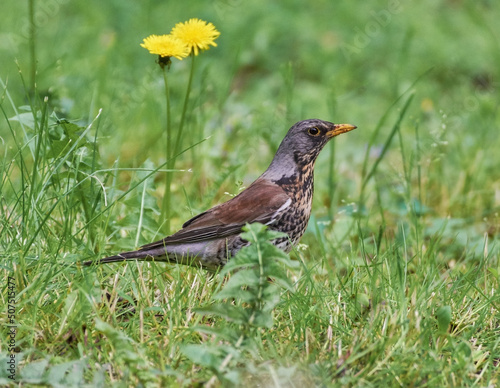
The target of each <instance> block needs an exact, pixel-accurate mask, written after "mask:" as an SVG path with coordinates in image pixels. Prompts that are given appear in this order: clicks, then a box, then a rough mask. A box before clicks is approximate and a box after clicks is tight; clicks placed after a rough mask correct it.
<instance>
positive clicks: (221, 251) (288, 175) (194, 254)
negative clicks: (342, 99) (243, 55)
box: [83, 119, 356, 271]
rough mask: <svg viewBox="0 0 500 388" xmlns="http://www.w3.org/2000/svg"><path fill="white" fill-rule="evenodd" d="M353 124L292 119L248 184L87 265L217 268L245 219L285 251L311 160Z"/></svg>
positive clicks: (307, 189)
mask: <svg viewBox="0 0 500 388" xmlns="http://www.w3.org/2000/svg"><path fill="white" fill-rule="evenodd" d="M355 128H356V126H355V125H351V124H334V123H331V122H328V121H323V120H319V119H308V120H303V121H299V122H297V123H296V124H294V125H293V126H292V127H291V128H290V129H289V130H288V133H287V134H286V136H285V137H284V139H283V140H282V142H281V144H280V146H279V147H278V150H277V151H276V154H275V156H274V158H273V159H272V161H271V164H270V165H269V167H268V168H267V170H266V171H265V172H264V173H263V174H262V175H260V177H259V178H257V179H256V180H255V181H254V182H253V183H252V184H251V185H250V186H248V187H247V188H246V189H245V190H243V191H242V192H241V193H239V194H238V195H236V196H235V197H233V198H231V199H230V200H228V201H227V202H224V203H221V204H219V205H217V206H215V207H213V208H211V209H209V210H207V211H205V212H203V213H201V214H198V215H197V216H195V217H193V218H191V219H190V220H188V221H186V222H185V223H184V224H183V225H182V228H181V229H180V230H179V231H177V232H176V233H174V234H172V235H170V236H168V237H165V238H163V239H161V240H159V241H155V242H153V243H150V244H146V245H144V246H142V247H140V248H139V249H138V250H135V251H129V252H123V253H120V254H117V255H114V256H110V257H105V258H101V259H97V260H91V261H86V262H84V263H83V264H84V265H86V266H89V265H93V264H104V263H113V262H120V261H130V260H140V261H166V262H171V263H177V264H186V265H191V266H199V267H202V268H204V269H206V270H209V271H210V270H212V271H214V270H217V269H218V268H220V267H222V266H224V265H225V264H226V263H227V261H228V260H229V259H230V258H231V257H234V256H235V255H236V253H237V252H238V251H239V250H240V249H241V248H242V247H244V246H246V245H248V244H249V243H248V242H247V241H246V240H244V239H243V238H242V237H241V233H242V228H243V227H244V226H245V225H246V224H251V223H254V222H260V223H262V224H264V225H267V227H268V228H269V229H272V230H275V231H279V232H283V233H285V236H286V237H280V238H277V239H275V240H273V241H272V242H273V244H274V245H276V246H277V247H279V248H280V249H282V250H283V251H285V252H287V253H288V252H290V251H291V250H292V248H293V247H294V246H295V245H296V244H297V243H298V242H299V240H300V238H301V237H302V235H303V234H304V232H305V230H306V227H307V223H308V221H309V217H310V215H311V205H312V198H313V190H314V166H315V163H316V159H317V157H318V155H319V153H320V152H321V150H322V149H323V147H324V146H325V144H327V142H328V141H329V140H330V139H332V138H333V137H335V136H338V135H340V134H343V133H346V132H349V131H352V130H353V129H355Z"/></svg>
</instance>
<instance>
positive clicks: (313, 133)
mask: <svg viewBox="0 0 500 388" xmlns="http://www.w3.org/2000/svg"><path fill="white" fill-rule="evenodd" d="M307 133H309V135H311V136H318V135H319V129H318V128H316V127H311V128H309V129H308V130H307Z"/></svg>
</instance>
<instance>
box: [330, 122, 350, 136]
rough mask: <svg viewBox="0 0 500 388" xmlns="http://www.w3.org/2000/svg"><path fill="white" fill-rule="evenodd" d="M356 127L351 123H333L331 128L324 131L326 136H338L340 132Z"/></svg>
mask: <svg viewBox="0 0 500 388" xmlns="http://www.w3.org/2000/svg"><path fill="white" fill-rule="evenodd" d="M356 128H357V127H356V126H355V125H351V124H335V125H334V126H333V129H332V130H330V131H328V132H327V133H326V136H328V137H334V136H338V135H340V134H342V133H346V132H349V131H352V130H353V129H356Z"/></svg>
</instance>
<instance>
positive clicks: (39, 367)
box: [20, 359, 49, 384]
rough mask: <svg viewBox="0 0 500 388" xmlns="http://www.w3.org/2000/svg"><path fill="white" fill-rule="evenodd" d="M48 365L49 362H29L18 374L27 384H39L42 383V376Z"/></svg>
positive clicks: (44, 360)
mask: <svg viewBox="0 0 500 388" xmlns="http://www.w3.org/2000/svg"><path fill="white" fill-rule="evenodd" d="M48 365H49V360H47V359H43V360H40V361H34V362H30V363H29V364H27V365H25V366H24V368H22V369H21V371H20V374H21V377H22V378H23V380H24V381H25V382H27V383H32V384H40V383H42V382H43V375H44V373H45V371H46V369H47V366H48Z"/></svg>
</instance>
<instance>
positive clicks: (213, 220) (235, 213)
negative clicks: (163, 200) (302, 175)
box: [141, 179, 291, 250]
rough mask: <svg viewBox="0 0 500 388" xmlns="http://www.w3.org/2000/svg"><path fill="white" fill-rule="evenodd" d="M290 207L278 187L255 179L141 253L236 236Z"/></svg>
mask: <svg viewBox="0 0 500 388" xmlns="http://www.w3.org/2000/svg"><path fill="white" fill-rule="evenodd" d="M290 203H291V199H290V197H289V196H288V195H287V194H286V193H285V192H284V191H283V189H282V188H281V187H280V186H278V185H276V184H275V183H273V182H270V181H268V180H264V179H258V180H257V181H255V182H254V183H253V184H252V185H250V186H249V187H248V188H247V189H246V190H244V191H242V192H241V193H240V194H238V195H237V196H236V197H234V198H232V199H230V200H229V201H227V202H225V203H222V204H220V205H218V206H215V207H213V208H212V209H210V210H207V211H206V212H204V213H201V214H199V215H197V216H195V217H193V218H191V219H190V220H189V221H187V222H185V223H184V225H183V226H182V229H181V230H179V231H178V232H177V233H174V234H173V235H171V236H168V237H166V238H164V239H163V240H160V241H156V242H153V243H151V244H147V245H144V246H142V247H141V250H142V249H151V248H155V247H160V246H165V245H171V244H179V243H192V242H197V241H204V240H212V239H217V238H223V237H228V236H231V235H234V234H238V233H240V232H241V229H242V227H243V226H245V224H246V223H252V222H260V223H262V224H272V222H273V221H274V216H275V214H277V212H278V210H280V208H285V207H287V206H289V205H290Z"/></svg>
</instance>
